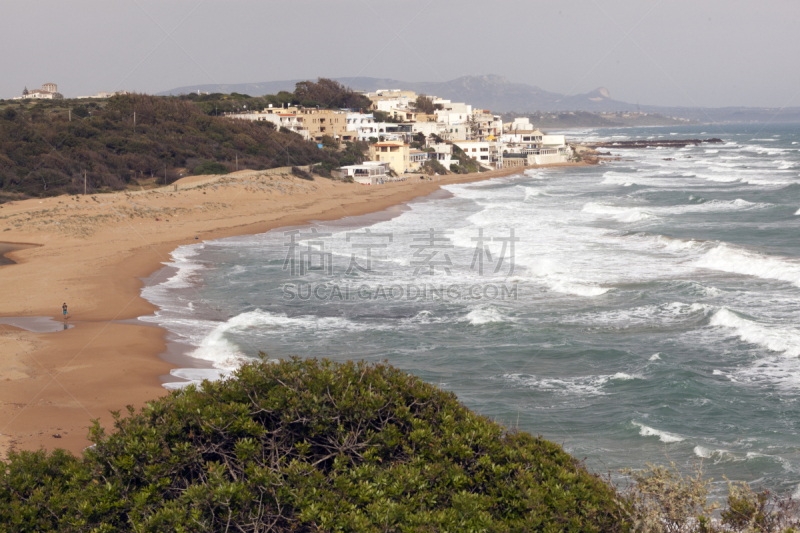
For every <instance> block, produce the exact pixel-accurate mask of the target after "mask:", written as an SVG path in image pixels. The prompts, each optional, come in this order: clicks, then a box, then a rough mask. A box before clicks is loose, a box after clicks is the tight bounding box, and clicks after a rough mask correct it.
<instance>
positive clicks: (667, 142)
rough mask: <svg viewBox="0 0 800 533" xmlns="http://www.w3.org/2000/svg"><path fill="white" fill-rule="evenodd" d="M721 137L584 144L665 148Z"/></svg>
mask: <svg viewBox="0 0 800 533" xmlns="http://www.w3.org/2000/svg"><path fill="white" fill-rule="evenodd" d="M721 142H722V139H717V138H713V139H637V140H634V141H599V142H589V143H586V144H585V146H589V147H591V148H650V147H651V146H663V147H666V148H683V147H684V146H689V145H690V144H692V145H694V146H698V145H700V144H703V143H709V144H719V143H721Z"/></svg>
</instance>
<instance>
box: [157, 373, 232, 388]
mask: <svg viewBox="0 0 800 533" xmlns="http://www.w3.org/2000/svg"><path fill="white" fill-rule="evenodd" d="M169 373H170V375H171V376H174V377H176V378H179V379H185V380H188V381H174V382H170V383H163V384H162V386H163V387H164V388H165V389H167V390H178V389H183V388H185V387H188V386H189V385H195V386H197V387H199V386H200V385H202V383H203V381H204V380H208V381H219V380H220V379H225V378H227V377H228V376H230V371H227V370H219V369H213V368H173V369H172V370H170V371H169Z"/></svg>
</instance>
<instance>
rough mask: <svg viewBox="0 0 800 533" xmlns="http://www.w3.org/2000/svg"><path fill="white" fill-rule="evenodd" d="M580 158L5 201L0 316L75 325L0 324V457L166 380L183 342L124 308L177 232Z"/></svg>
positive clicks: (346, 209) (319, 214) (258, 225)
mask: <svg viewBox="0 0 800 533" xmlns="http://www.w3.org/2000/svg"><path fill="white" fill-rule="evenodd" d="M583 166H589V165H587V164H585V163H583V164H582V163H566V164H563V163H562V164H555V165H539V166H533V167H517V168H508V169H502V170H495V171H488V172H482V173H476V174H459V175H447V176H440V177H439V178H440V179H438V180H437V181H435V182H434V181H418V180H411V179H410V180H408V181H404V182H394V183H388V184H384V185H379V186H361V185H355V184H343V183H341V182H336V181H332V180H327V179H324V178H319V177H317V178H316V179H315V180H314V181H313V182H309V181H304V180H300V179H298V178H294V177H292V176H283V175H282V176H262V177H258V178H247V179H238V180H237V179H233V180H224V181H222V182H219V183H214V184H210V185H205V186H201V187H198V188H194V189H184V190H181V191H178V192H163V191H162V192H151V193H145V194H141V193H140V194H137V195H128V194H125V193H112V194H104V195H97V196H94V197H70V196H59V197H53V198H47V199H41V200H40V199H30V200H24V201H16V202H10V203H8V204H4V205H3V208H2V209H0V240H2V241H9V242H4V243H3V244H10V243H14V244H16V243H19V244H22V243H25V245H27V246H26V247H24V248H17V249H15V250H13V251H10V250H9V251H5V252H2V250H1V249H0V252H2V253H3V254H7V256H10V257H8V259H10V260H11V261H14V263H12V264H6V265H3V266H0V317H32V316H42V317H53V318H54V319H55V320H58V321H62V320H63V318H62V317H61V316H60V307H61V303H62V301H66V302H67V303H68V305H69V306H70V307H69V314H68V315H67V319H66V322H67V323H68V324H69V325H72V326H74V327H72V328H70V329H68V330H65V331H59V332H58V333H32V332H30V331H25V330H22V329H19V328H13V327H11V326H7V325H2V324H0V382H3V387H2V388H0V458H3V457H4V456H5V454H6V453H7V451H9V450H11V449H13V450H36V449H39V448H44V449H47V450H52V449H55V448H65V449H67V450H69V451H71V452H73V453H77V452H80V451H81V450H82V449H84V448H85V447H86V446H88V445H90V444H91V443H90V442H89V441H88V440H87V439H86V435H87V432H88V428H89V427H90V425H91V422H90V420H91V419H98V420H99V421H100V424H101V425H102V426H103V427H104V428H106V430H111V429H113V428H112V425H113V419H112V417H111V416H110V414H109V411H112V410H124V409H125V406H127V405H132V406H134V407H135V408H139V407H141V406H142V405H143V404H144V403H145V402H146V401H148V400H150V399H152V398H155V397H158V396H162V395H164V394H167V393H168V391H167V390H166V389H164V388H163V387H161V383H162V379H161V378H162V377H164V376H165V375H169V371H170V370H171V369H172V368H177V365H176V364H175V363H177V362H178V360H180V359H182V358H186V357H188V356H186V355H179V356H176V355H175V354H172V355H170V354H169V353H168V348H169V346H168V343H167V341H166V336H167V331H166V330H165V329H163V328H161V327H154V326H153V325H150V324H146V325H142V324H135V323H132V322H133V319H138V318H139V317H141V316H145V315H152V314H153V313H154V312H155V311H156V310H157V309H158V308H157V307H156V306H154V305H153V304H151V303H150V302H148V301H146V300H145V299H144V298H142V296H141V289H142V288H143V287H144V286H145V284H149V285H155V284H158V283H161V282H163V281H165V279H167V278H166V276H164V275H162V274H161V273H163V272H165V271H166V270H167V269H165V268H164V267H165V265H164V264H163V263H165V262H168V261H169V260H170V254H171V253H172V252H173V251H174V250H175V249H176V248H178V247H179V246H182V245H186V244H191V243H197V242H201V241H209V240H215V239H221V238H225V237H232V236H238V235H253V234H259V233H265V232H267V231H270V230H273V229H276V228H281V227H286V226H299V225H306V224H309V223H313V222H314V221H332V220H340V219H345V218H348V217H353V216H363V215H368V214H373V213H379V212H381V211H385V210H387V209H389V208H392V207H394V206H401V205H403V204H405V203H407V202H409V201H411V200H414V199H417V198H422V197H426V196H429V195H431V194H433V193H435V192H436V191H439V190H441V186H442V185H449V184H454V183H470V182H475V181H483V180H487V179H492V178H497V177H504V176H509V175H514V174H520V173H522V172H523V171H525V170H530V169H535V168H559V167H566V168H574V167H583ZM198 204H199V205H198ZM399 212H401V211H400V210H398V213H399ZM4 226H5V227H4ZM7 228H8V229H7ZM31 245H32V246H31ZM23 246H24V245H23ZM162 278H163V279H162ZM120 321H126V323H122V322H120ZM170 361H171V362H170ZM176 381H177V380H176Z"/></svg>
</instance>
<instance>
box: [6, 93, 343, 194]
mask: <svg viewBox="0 0 800 533" xmlns="http://www.w3.org/2000/svg"><path fill="white" fill-rule="evenodd" d="M0 105H1V104H0ZM342 157H343V158H345V161H347V162H349V161H352V160H354V159H358V158H357V157H354V154H353V153H352V152H351V151H339V150H320V149H319V148H318V147H317V145H316V144H315V143H312V142H308V141H305V140H303V139H302V137H300V136H299V135H297V134H295V133H292V132H289V131H288V130H283V129H282V130H276V129H275V128H274V126H273V125H272V124H271V123H268V122H251V121H236V120H229V119H225V118H222V117H219V118H217V117H213V116H208V114H207V113H205V112H204V111H203V110H202V109H201V108H200V107H198V105H197V104H196V103H194V102H192V101H189V100H183V99H180V98H163V97H156V96H147V95H137V94H133V95H119V96H114V97H112V98H110V99H108V100H107V101H105V102H103V103H102V104H99V103H94V102H93V103H89V104H85V103H83V102H82V101H81V102H80V103H79V102H76V101H65V100H58V101H45V100H43V101H40V102H37V103H35V104H33V105H31V104H30V103H29V102H25V101H21V103H16V102H15V103H6V105H5V107H4V108H3V109H2V110H0V202H2V201H6V200H10V199H21V198H25V197H30V196H55V195H59V194H77V193H83V191H84V179H85V180H86V187H87V190H88V191H89V192H104V191H115V190H124V189H126V188H129V187H134V186H135V187H136V188H137V189H138V188H139V185H140V184H141V183H142V182H155V183H158V184H161V185H164V184H168V183H172V182H173V181H175V180H177V179H179V178H180V177H181V176H182V175H191V174H208V173H213V174H225V173H227V172H232V171H234V170H237V169H244V168H249V169H254V170H261V169H268V168H274V167H280V166H305V165H309V164H317V163H324V164H326V166H327V167H331V168H336V167H338V166H340V165H341V164H348V163H347V162H340V158H342Z"/></svg>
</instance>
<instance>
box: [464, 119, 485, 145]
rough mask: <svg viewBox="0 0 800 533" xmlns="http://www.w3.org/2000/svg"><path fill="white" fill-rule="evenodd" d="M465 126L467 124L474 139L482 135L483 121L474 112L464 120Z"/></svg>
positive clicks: (468, 130)
mask: <svg viewBox="0 0 800 533" xmlns="http://www.w3.org/2000/svg"><path fill="white" fill-rule="evenodd" d="M464 126H466V128H467V132H469V134H470V135H471V136H472V138H473V139H477V138H478V137H480V134H481V123H480V121H479V120H478V119H477V117H475V115H474V114H472V115H467V119H466V120H465V121H464Z"/></svg>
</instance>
